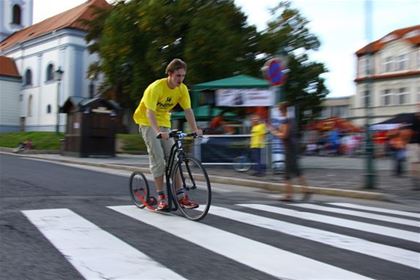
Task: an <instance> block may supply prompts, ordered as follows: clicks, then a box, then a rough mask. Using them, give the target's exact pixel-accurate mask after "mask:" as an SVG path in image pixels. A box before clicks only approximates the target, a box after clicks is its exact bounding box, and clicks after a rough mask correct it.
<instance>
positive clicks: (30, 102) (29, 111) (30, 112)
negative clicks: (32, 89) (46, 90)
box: [28, 95, 33, 117]
mask: <svg viewBox="0 0 420 280" xmlns="http://www.w3.org/2000/svg"><path fill="white" fill-rule="evenodd" d="M32 102H33V97H32V95H30V96H29V99H28V117H32Z"/></svg>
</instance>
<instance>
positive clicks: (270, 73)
mask: <svg viewBox="0 0 420 280" xmlns="http://www.w3.org/2000/svg"><path fill="white" fill-rule="evenodd" d="M263 72H264V76H265V78H266V79H267V80H268V81H269V82H270V83H271V85H272V86H281V85H283V84H284V83H285V81H286V67H285V65H284V63H283V62H282V61H281V60H280V59H279V58H273V59H270V60H268V61H267V62H266V63H265V64H264V67H263Z"/></svg>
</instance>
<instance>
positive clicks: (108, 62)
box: [87, 0, 328, 121]
mask: <svg viewBox="0 0 420 280" xmlns="http://www.w3.org/2000/svg"><path fill="white" fill-rule="evenodd" d="M273 16H274V19H273V20H272V21H271V22H270V23H269V25H268V28H267V29H266V30H264V31H262V32H257V30H256V28H255V26H250V25H248V24H247V22H246V19H247V18H246V16H245V15H244V14H243V13H242V12H241V10H240V9H239V8H238V7H236V6H235V4H234V1H233V0H177V1H174V0H131V1H119V2H116V3H115V5H114V7H113V9H112V10H111V11H110V12H107V13H105V14H104V15H102V16H100V17H97V19H95V20H93V22H91V23H90V24H92V26H94V27H95V28H94V29H93V30H92V31H90V32H89V33H88V36H87V39H88V40H89V41H91V42H94V44H92V47H91V51H94V52H97V53H98V54H99V56H100V57H101V61H100V63H99V64H97V65H96V66H95V67H93V69H95V70H96V71H100V72H102V73H104V74H105V82H104V85H103V89H113V91H114V93H115V99H116V100H117V102H119V103H120V104H121V105H122V106H123V107H125V108H131V109H134V108H135V107H136V106H137V104H138V101H139V100H140V98H141V95H142V94H143V91H144V89H145V88H146V86H147V85H148V84H149V83H150V82H152V81H153V80H155V79H157V78H160V77H162V76H163V75H164V70H165V69H164V68H165V66H166V65H167V63H168V62H169V61H170V60H171V59H173V58H174V57H179V58H181V59H184V60H185V61H186V62H187V63H188V75H187V80H186V83H187V84H190V85H193V84H196V83H200V82H205V81H209V80H214V79H220V78H224V77H227V76H231V75H235V74H249V75H253V76H261V72H260V69H261V67H262V65H263V64H264V62H265V59H262V58H261V54H264V55H265V57H267V56H268V57H270V56H275V55H276V54H277V53H278V51H279V49H281V50H283V51H285V52H287V53H288V57H289V69H290V72H289V79H288V81H287V83H286V85H285V86H284V91H285V93H286V94H285V97H286V99H287V100H288V101H290V102H291V103H292V104H296V103H299V107H300V113H301V117H300V118H299V119H300V120H303V121H306V120H305V119H303V116H304V115H303V112H304V111H308V110H310V111H311V114H310V117H311V116H314V115H316V113H317V112H319V110H320V103H321V100H322V98H323V97H325V95H326V94H327V93H328V91H327V89H326V88H325V85H324V80H323V79H322V78H321V77H320V76H321V75H322V74H323V73H325V72H326V69H325V67H324V66H323V64H321V63H316V62H311V61H310V60H309V59H308V56H307V55H306V52H307V51H315V50H317V49H318V47H319V45H320V43H319V41H318V39H317V38H316V36H315V35H313V34H311V33H310V32H309V30H308V28H307V27H306V26H307V23H308V21H307V20H306V19H304V18H303V17H302V16H301V15H300V14H299V11H298V10H296V9H292V8H291V6H290V3H289V2H281V3H280V4H279V5H278V6H277V7H275V8H274V9H273ZM305 116H306V115H305Z"/></svg>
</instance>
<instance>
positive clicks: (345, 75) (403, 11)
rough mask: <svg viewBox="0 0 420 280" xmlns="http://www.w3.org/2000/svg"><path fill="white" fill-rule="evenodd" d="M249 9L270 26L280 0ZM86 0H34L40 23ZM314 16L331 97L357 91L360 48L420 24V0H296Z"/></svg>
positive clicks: (249, 4) (240, 0)
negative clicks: (368, 17)
mask: <svg viewBox="0 0 420 280" xmlns="http://www.w3.org/2000/svg"><path fill="white" fill-rule="evenodd" d="M107 1H108V2H110V3H112V2H113V1H112V0H107ZM234 1H235V4H236V5H237V6H239V7H240V8H241V10H242V11H243V12H244V13H245V14H246V15H247V17H248V23H249V24H252V25H255V26H256V27H257V29H258V30H259V31H262V30H264V28H265V27H266V23H267V21H269V20H270V18H271V15H270V12H269V8H272V7H274V6H275V5H276V4H277V3H278V2H279V0H234ZM367 1H370V2H371V7H372V16H371V18H372V21H371V22H372V27H371V33H369V34H368V32H366V12H365V11H366V2H367ZM83 2H85V0H61V1H57V0H34V23H37V22H39V21H41V20H44V19H46V18H48V17H51V16H53V15H56V14H58V13H60V12H63V11H65V10H68V9H71V8H73V7H75V6H77V5H79V4H81V3H83ZM291 3H292V7H293V8H296V9H298V10H299V11H300V12H301V15H302V16H303V17H305V18H306V19H307V20H308V21H309V24H308V28H309V30H310V32H311V33H313V34H315V35H316V36H317V37H318V39H319V40H320V41H321V47H320V49H319V50H318V51H316V52H313V53H310V54H309V55H310V58H311V60H314V61H317V62H322V63H324V64H325V66H326V67H327V69H328V71H329V72H328V73H326V74H324V78H325V79H326V83H327V87H328V89H329V90H330V94H329V95H328V97H341V96H349V95H353V94H355V89H356V87H355V84H354V82H353V80H354V78H355V72H356V66H355V65H356V64H355V62H356V57H355V55H354V53H355V52H356V51H357V50H358V49H360V48H361V47H363V46H364V45H366V44H367V43H368V42H370V41H374V40H378V39H380V38H382V37H384V36H385V35H386V34H388V33H390V32H391V31H393V30H395V29H400V28H404V27H408V26H413V25H418V24H420V17H419V11H420V0H291Z"/></svg>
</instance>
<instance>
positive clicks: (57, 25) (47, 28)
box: [0, 0, 111, 50]
mask: <svg viewBox="0 0 420 280" xmlns="http://www.w3.org/2000/svg"><path fill="white" fill-rule="evenodd" d="M95 7H96V8H102V9H106V8H109V7H111V5H110V4H108V2H106V1H105V0H87V1H86V2H85V3H83V4H81V5H79V6H76V7H74V8H72V9H70V10H67V11H65V12H62V13H60V14H58V15H55V16H53V17H50V18H47V19H45V20H43V21H41V22H39V23H36V24H34V25H31V26H28V27H27V28H24V29H22V30H19V31H17V32H15V33H13V34H12V35H10V36H9V37H7V38H6V39H4V40H3V41H2V42H1V43H0V50H4V49H7V48H10V47H12V46H14V45H15V44H18V43H23V42H26V41H29V40H32V39H34V38H37V37H40V36H42V35H45V34H48V33H50V32H53V31H57V30H60V29H65V28H71V29H78V30H83V31H86V30H87V26H86V25H84V24H83V23H82V22H81V20H90V19H92V18H94V16H95V12H96V9H95Z"/></svg>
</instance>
